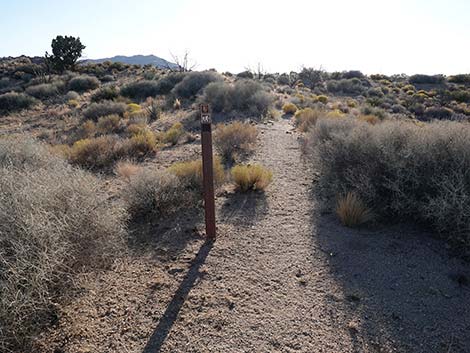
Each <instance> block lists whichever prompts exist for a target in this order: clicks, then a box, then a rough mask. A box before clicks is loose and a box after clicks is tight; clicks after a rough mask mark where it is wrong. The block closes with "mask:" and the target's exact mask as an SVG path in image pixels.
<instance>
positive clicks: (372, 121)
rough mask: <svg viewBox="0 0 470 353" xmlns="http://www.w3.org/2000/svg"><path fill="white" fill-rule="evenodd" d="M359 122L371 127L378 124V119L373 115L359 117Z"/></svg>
mask: <svg viewBox="0 0 470 353" xmlns="http://www.w3.org/2000/svg"><path fill="white" fill-rule="evenodd" d="M357 119H358V120H360V121H364V122H366V123H369V124H371V125H375V124H378V123H379V122H380V119H379V118H378V117H377V116H375V115H359V117H358V118H357Z"/></svg>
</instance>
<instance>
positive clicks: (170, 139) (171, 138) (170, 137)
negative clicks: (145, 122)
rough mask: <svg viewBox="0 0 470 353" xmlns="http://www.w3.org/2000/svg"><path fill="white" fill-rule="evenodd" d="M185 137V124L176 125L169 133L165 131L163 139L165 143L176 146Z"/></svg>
mask: <svg viewBox="0 0 470 353" xmlns="http://www.w3.org/2000/svg"><path fill="white" fill-rule="evenodd" d="M184 135H185V131H184V128H183V124H181V123H175V124H173V126H172V127H170V128H169V129H168V130H167V131H165V132H164V133H163V134H162V136H161V139H162V141H163V142H164V143H169V144H171V145H176V144H177V143H178V141H179V140H180V138H181V137H183V136H184Z"/></svg>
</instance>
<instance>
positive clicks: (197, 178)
mask: <svg viewBox="0 0 470 353" xmlns="http://www.w3.org/2000/svg"><path fill="white" fill-rule="evenodd" d="M168 171H169V172H170V173H171V174H174V175H176V176H177V177H178V178H179V179H180V180H181V182H182V183H183V184H185V185H187V186H189V187H190V188H192V189H195V190H201V188H202V161H201V160H194V161H187V162H178V163H174V164H173V165H171V166H170V167H169V168H168ZM213 173H214V184H215V186H216V187H217V186H219V185H222V183H223V182H224V180H225V170H224V166H223V165H222V163H221V161H220V158H219V157H217V156H216V157H215V158H214V160H213Z"/></svg>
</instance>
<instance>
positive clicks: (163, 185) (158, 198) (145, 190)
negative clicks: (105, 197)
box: [122, 169, 194, 217]
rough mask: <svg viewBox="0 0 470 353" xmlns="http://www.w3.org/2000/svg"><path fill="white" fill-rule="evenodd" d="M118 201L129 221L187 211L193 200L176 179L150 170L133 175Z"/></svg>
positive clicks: (170, 174)
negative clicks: (121, 204) (130, 218)
mask: <svg viewBox="0 0 470 353" xmlns="http://www.w3.org/2000/svg"><path fill="white" fill-rule="evenodd" d="M122 197H123V199H124V200H125V202H126V204H127V208H128V211H129V213H130V214H131V215H132V216H133V217H143V216H144V217H145V216H154V217H155V216H156V217H160V216H168V215H171V214H174V213H176V212H178V211H179V210H182V209H184V208H188V207H190V206H191V205H192V204H193V202H192V201H193V199H194V195H193V194H192V193H191V191H190V190H188V189H187V188H186V187H185V185H184V184H183V183H182V182H181V180H180V179H179V178H178V177H177V176H175V175H174V174H172V173H168V172H165V171H157V170H152V169H143V170H141V171H140V172H138V173H137V174H135V175H134V176H133V177H132V178H131V179H130V182H129V184H128V185H127V187H126V188H125V189H124V191H123V195H122Z"/></svg>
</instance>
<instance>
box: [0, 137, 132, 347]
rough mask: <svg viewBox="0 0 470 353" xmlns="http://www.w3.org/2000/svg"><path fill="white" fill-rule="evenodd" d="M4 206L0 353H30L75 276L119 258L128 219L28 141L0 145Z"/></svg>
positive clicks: (88, 182)
mask: <svg viewBox="0 0 470 353" xmlns="http://www.w3.org/2000/svg"><path fill="white" fill-rule="evenodd" d="M0 200H1V202H0V244H2V245H1V250H0V273H1V276H0V332H1V334H0V351H2V352H10V351H18V352H20V351H21V352H25V351H28V352H29V351H31V346H30V343H31V339H32V338H33V337H34V336H35V334H37V333H38V332H39V331H40V330H41V328H43V326H44V325H48V324H51V320H52V318H53V317H54V316H55V315H54V314H55V308H56V307H57V304H56V303H57V302H58V301H59V300H60V297H61V296H67V295H68V294H69V293H70V288H71V287H72V285H71V284H72V279H73V276H74V274H75V273H77V272H80V271H87V270H90V268H103V267H105V266H107V265H109V264H110V262H111V259H112V258H113V257H114V256H115V255H117V254H119V253H121V252H122V249H123V247H124V246H125V243H124V236H125V221H126V213H125V211H124V209H123V208H122V207H120V206H119V205H118V204H116V203H114V204H111V202H110V201H109V200H108V199H107V197H106V195H105V194H103V193H102V185H101V182H100V181H99V180H98V179H97V178H95V177H93V176H92V175H90V174H88V173H86V172H84V171H83V170H80V169H75V168H72V167H71V166H69V165H68V164H67V163H65V162H64V161H63V160H61V159H59V158H55V157H53V156H51V155H50V153H49V151H48V149H47V147H45V146H42V145H40V144H37V143H36V142H33V141H30V140H26V141H24V140H13V139H8V140H1V141H0Z"/></svg>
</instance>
